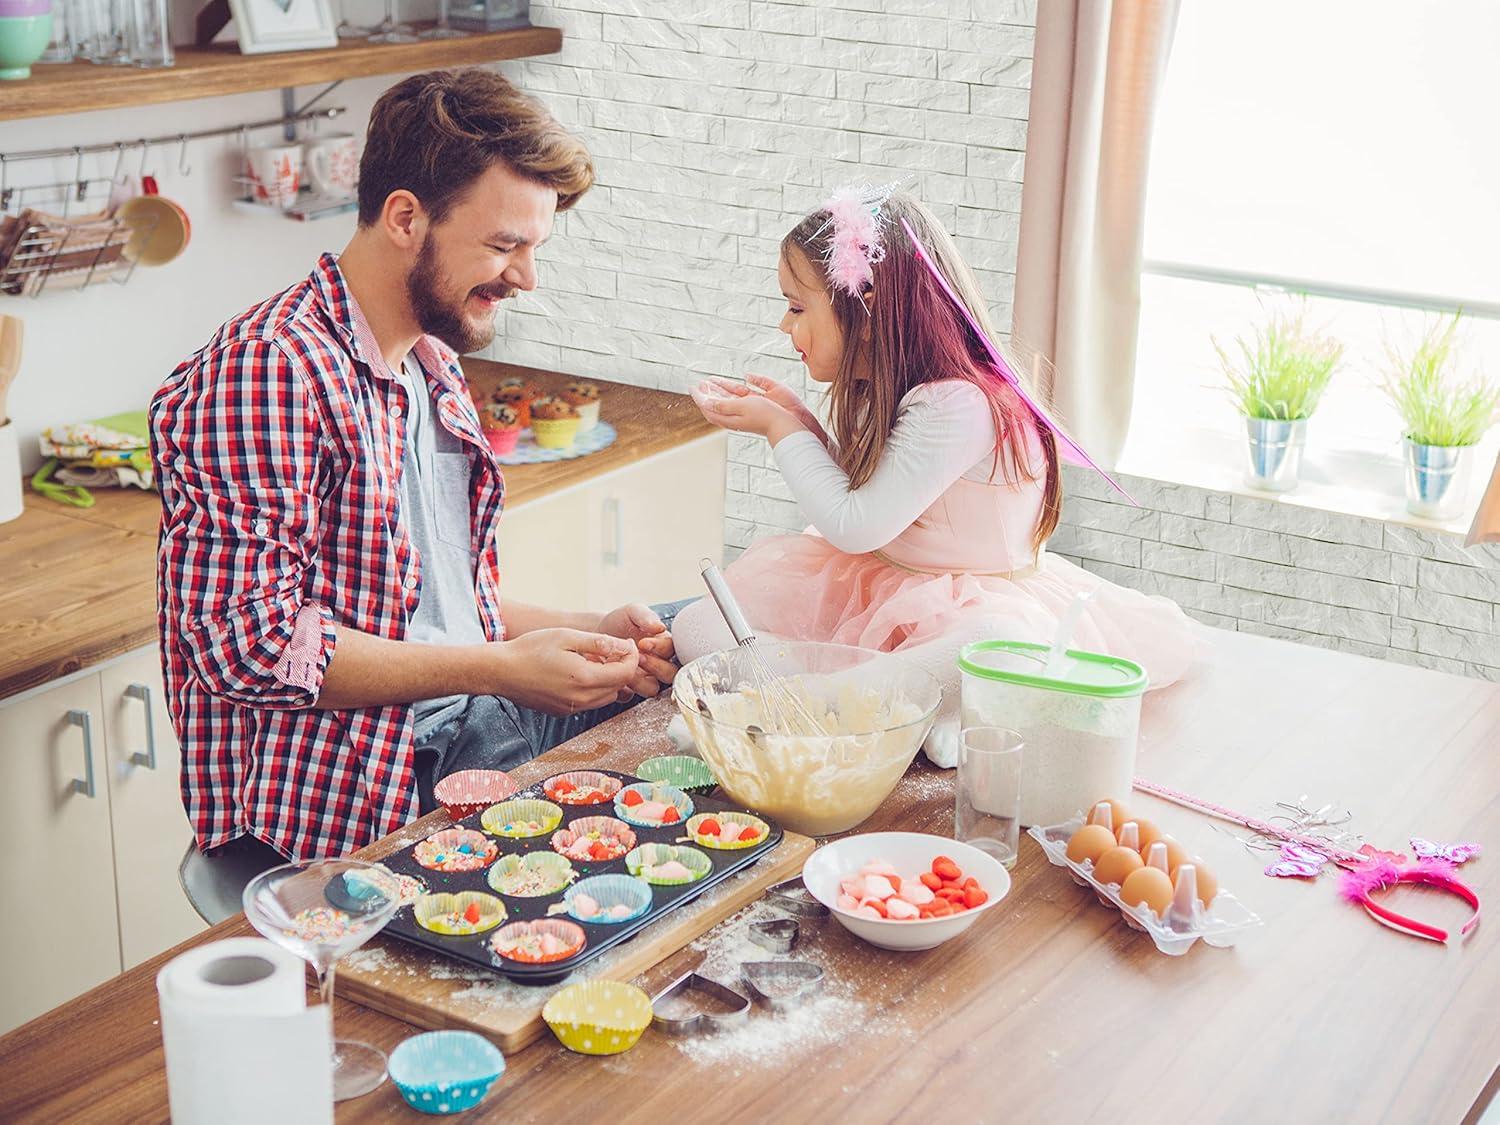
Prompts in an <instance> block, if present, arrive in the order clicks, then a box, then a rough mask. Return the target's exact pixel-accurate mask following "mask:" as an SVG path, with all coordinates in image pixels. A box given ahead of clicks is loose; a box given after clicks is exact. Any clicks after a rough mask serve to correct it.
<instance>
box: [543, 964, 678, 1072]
mask: <svg viewBox="0 0 1500 1125" xmlns="http://www.w3.org/2000/svg"><path fill="white" fill-rule="evenodd" d="M542 1019H544V1020H546V1021H547V1026H548V1027H550V1028H551V1029H552V1034H553V1035H555V1036H557V1038H558V1041H559V1042H560V1043H561V1044H562V1045H563V1046H564V1047H566V1048H568V1050H570V1051H577V1052H578V1053H579V1054H580V1055H617V1054H619V1053H620V1052H621V1051H628V1050H630V1048H632V1047H634V1046H635V1045H636V1043H637V1042H638V1041H639V1040H640V1037H641V1033H642V1032H644V1031H645V1030H646V1028H647V1027H649V1026H650V1025H651V997H649V996H647V995H646V994H645V993H644V992H642V991H641V990H640V989H639V988H637V987H636V986H635V985H633V984H624V983H623V982H621V981H615V980H589V981H582V982H580V983H578V984H570V985H568V987H567V988H564V989H560V990H559V991H558V992H557V993H556V994H555V995H554V996H553V997H552V999H550V1000H548V1001H547V1005H546V1007H544V1008H543V1009H542Z"/></svg>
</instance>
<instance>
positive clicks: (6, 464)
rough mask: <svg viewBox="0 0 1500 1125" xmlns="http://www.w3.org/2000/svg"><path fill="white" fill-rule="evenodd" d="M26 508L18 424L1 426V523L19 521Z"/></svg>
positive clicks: (8, 423)
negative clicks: (22, 483) (18, 442)
mask: <svg viewBox="0 0 1500 1125" xmlns="http://www.w3.org/2000/svg"><path fill="white" fill-rule="evenodd" d="M24 508H25V497H24V495H23V490H22V487H21V447H20V445H19V444H17V440H16V424H15V423H14V422H6V423H5V424H4V425H0V523H6V522H8V521H10V520H13V519H17V518H18V517H19V516H20V515H21V512H22V511H23V510H24Z"/></svg>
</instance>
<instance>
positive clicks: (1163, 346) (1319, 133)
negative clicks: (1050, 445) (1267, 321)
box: [1121, 0, 1500, 515]
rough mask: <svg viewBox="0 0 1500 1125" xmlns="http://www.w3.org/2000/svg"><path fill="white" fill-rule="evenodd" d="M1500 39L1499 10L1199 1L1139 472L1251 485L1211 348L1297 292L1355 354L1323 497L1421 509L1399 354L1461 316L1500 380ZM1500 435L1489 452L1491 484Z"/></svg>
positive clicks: (1166, 159) (1146, 344)
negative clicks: (1407, 444) (1396, 362)
mask: <svg viewBox="0 0 1500 1125" xmlns="http://www.w3.org/2000/svg"><path fill="white" fill-rule="evenodd" d="M1496 43H1500V6H1497V5H1494V4H1493V3H1492V0H1446V2H1445V3H1443V4H1441V5H1416V6H1414V5H1411V4H1409V3H1402V2H1399V0H1364V2H1355V0H1337V2H1326V3H1319V4H1307V3H1298V2H1295V0H1263V2H1262V3H1259V4H1255V5H1243V4H1192V3H1190V4H1184V5H1183V6H1182V11H1181V15H1180V20H1179V24H1178V29H1177V35H1176V38H1175V41H1174V44H1173V48H1172V57H1171V62H1170V64H1169V66H1168V72H1167V78H1166V83H1165V86H1164V89H1163V93H1162V99H1161V104H1160V105H1159V107H1158V114H1157V126H1156V134H1155V138H1154V142H1153V148H1152V156H1151V166H1150V180H1149V186H1148V193H1147V205H1146V224H1145V258H1146V267H1145V270H1144V273H1143V276H1142V278H1141V329H1140V342H1139V348H1138V352H1137V368H1136V388H1135V404H1134V412H1133V417H1132V426H1131V434H1130V439H1129V442H1128V443H1127V448H1126V451H1125V455H1124V458H1123V459H1122V464H1121V467H1122V468H1123V469H1125V470H1126V471H1133V472H1140V473H1142V474H1144V475H1151V476H1157V477H1165V478H1166V479H1177V480H1184V481H1188V482H1190V483H1197V484H1204V485H1211V486H1215V487H1225V488H1232V487H1237V486H1238V484H1239V482H1240V478H1241V474H1242V471H1243V469H1242V462H1243V456H1244V454H1243V444H1244V439H1243V425H1242V423H1241V422H1240V420H1239V416H1238V415H1237V413H1236V412H1235V410H1234V407H1233V404H1232V403H1231V402H1230V401H1229V399H1228V398H1227V396H1226V395H1225V394H1224V393H1223V391H1222V389H1221V387H1222V380H1221V377H1220V374H1219V370H1218V362H1217V357H1216V355H1215V353H1214V350H1213V346H1212V340H1211V338H1212V337H1217V338H1218V339H1219V340H1220V341H1221V342H1223V343H1225V344H1230V343H1232V341H1233V339H1234V337H1235V336H1236V335H1240V334H1247V333H1248V332H1249V331H1250V330H1252V329H1253V327H1254V326H1255V324H1256V323H1257V321H1258V319H1259V318H1260V317H1261V316H1262V315H1263V313H1262V307H1261V303H1262V301H1265V300H1272V301H1274V300H1276V297H1275V293H1276V291H1277V282H1280V283H1281V284H1282V286H1283V287H1284V288H1286V289H1290V290H1293V291H1297V290H1302V289H1305V290H1306V291H1307V292H1309V293H1310V294H1311V295H1310V296H1309V297H1308V298H1307V311H1308V316H1309V320H1310V321H1311V322H1312V323H1314V324H1317V325H1319V326H1321V327H1323V328H1325V329H1326V330H1327V331H1329V332H1330V333H1332V334H1333V335H1335V336H1336V337H1337V338H1338V339H1340V340H1341V341H1342V342H1343V343H1344V345H1345V352H1344V355H1345V362H1344V366H1343V368H1342V369H1341V371H1340V372H1339V374H1338V375H1336V376H1335V378H1334V381H1333V383H1332V385H1331V386H1330V388H1329V391H1328V393H1327V395H1326V396H1325V397H1324V400H1323V403H1322V405H1321V407H1320V408H1319V410H1318V413H1317V414H1316V415H1315V416H1314V419H1313V421H1312V422H1311V424H1310V426H1309V436H1308V449H1307V455H1306V459H1305V461H1304V470H1303V474H1302V476H1303V481H1304V483H1305V487H1309V488H1311V489H1313V490H1314V491H1318V490H1320V489H1321V490H1323V491H1324V493H1325V495H1324V496H1323V497H1322V498H1323V499H1325V500H1329V501H1331V502H1335V503H1337V504H1338V505H1339V506H1341V507H1343V508H1346V509H1348V510H1353V511H1360V512H1363V513H1365V514H1379V515H1386V514H1398V513H1399V512H1400V511H1401V508H1402V484H1401V469H1400V457H1401V428H1400V423H1399V420H1398V419H1397V418H1396V416H1395V414H1394V413H1393V411H1392V410H1391V408H1390V406H1389V405H1388V403H1387V402H1386V399H1385V397H1384V395H1383V394H1382V393H1381V392H1380V390H1379V389H1378V379H1379V375H1380V369H1381V364H1382V362H1383V360H1384V351H1385V346H1386V343H1387V342H1388V341H1389V342H1395V343H1401V344H1405V345H1409V344H1410V342H1411V340H1412V339H1413V337H1414V335H1415V334H1416V333H1418V332H1420V330H1421V329H1422V327H1423V326H1424V324H1425V320H1426V318H1427V317H1429V316H1431V315H1432V313H1430V312H1424V311H1423V309H1424V308H1427V309H1431V308H1438V309H1441V308H1446V307H1451V306H1457V307H1461V308H1463V309H1464V310H1465V311H1466V312H1467V313H1468V314H1469V315H1468V316H1467V317H1466V323H1465V328H1464V330H1463V332H1464V336H1465V344H1466V346H1465V347H1464V349H1463V355H1462V358H1461V364H1460V366H1461V368H1467V369H1470V370H1473V369H1476V368H1477V369H1480V370H1484V371H1486V372H1488V373H1490V374H1491V375H1494V376H1497V377H1500V130H1497V129H1496V127H1495V120H1494V117H1495V112H1496V109H1497V107H1500V71H1497V70H1496V68H1495V66H1494V63H1493V52H1494V48H1495V44H1496ZM1256 281H1260V282H1261V283H1262V284H1261V285H1260V287H1259V288H1257V286H1256V285H1255V284H1253V283H1254V282H1256ZM1414 306H1415V307H1414ZM1496 441H1497V435H1496V434H1495V433H1494V432H1493V431H1492V432H1491V435H1490V439H1489V441H1488V442H1487V445H1486V448H1483V449H1481V451H1480V452H1479V454H1477V461H1478V463H1479V465H1480V466H1482V468H1481V474H1482V473H1483V472H1484V471H1487V469H1488V466H1489V464H1490V463H1491V462H1492V459H1493V452H1494V446H1495V443H1496ZM1477 499H1478V497H1477V493H1476V494H1475V495H1473V496H1471V502H1473V501H1477Z"/></svg>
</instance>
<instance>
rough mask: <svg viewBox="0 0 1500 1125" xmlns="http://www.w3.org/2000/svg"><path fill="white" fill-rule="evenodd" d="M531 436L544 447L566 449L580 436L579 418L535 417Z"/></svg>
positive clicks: (532, 421)
mask: <svg viewBox="0 0 1500 1125" xmlns="http://www.w3.org/2000/svg"><path fill="white" fill-rule="evenodd" d="M531 436H532V437H533V438H534V439H535V440H536V443H537V445H539V446H541V447H542V448H543V449H566V448H568V446H570V445H572V444H573V441H574V439H575V438H577V437H578V419H577V418H533V419H532V420H531Z"/></svg>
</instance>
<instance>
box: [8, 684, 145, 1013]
mask: <svg viewBox="0 0 1500 1125" xmlns="http://www.w3.org/2000/svg"><path fill="white" fill-rule="evenodd" d="M102 716H103V710H102V706H101V699H100V694H99V677H98V676H85V677H83V678H81V679H78V680H75V681H73V682H72V683H69V684H63V685H62V686H60V687H55V688H51V689H49V690H47V691H44V692H41V693H40V694H37V695H33V696H30V697H28V698H26V699H24V700H20V701H17V702H13V703H7V704H0V771H3V773H0V776H3V778H4V784H0V870H3V871H4V873H5V875H4V889H5V909H4V910H3V911H0V982H3V987H0V1032H3V1031H8V1030H10V1029H11V1028H13V1027H15V1026H17V1025H18V1024H21V1023H24V1022H25V1021H26V1020H29V1019H31V1018H32V1017H34V1016H39V1015H41V1014H42V1013H43V1012H45V1011H47V1010H48V1009H50V1008H55V1007H56V1006H57V1005H59V1004H61V1003H63V1002H64V1001H66V1000H70V999H72V998H73V997H74V996H77V995H78V994H79V993H81V992H84V991H86V990H88V989H90V988H93V987H94V986H95V985H96V984H99V983H100V982H102V981H105V980H108V979H109V978H110V977H112V976H114V975H116V974H117V973H119V971H120V967H121V966H120V929H119V922H118V920H117V918H116V916H115V867H114V855H113V852H112V849H111V843H110V819H109V783H108V781H107V780H106V779H105V773H106V765H105V761H104V723H103V721H102ZM75 783H76V784H75Z"/></svg>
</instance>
